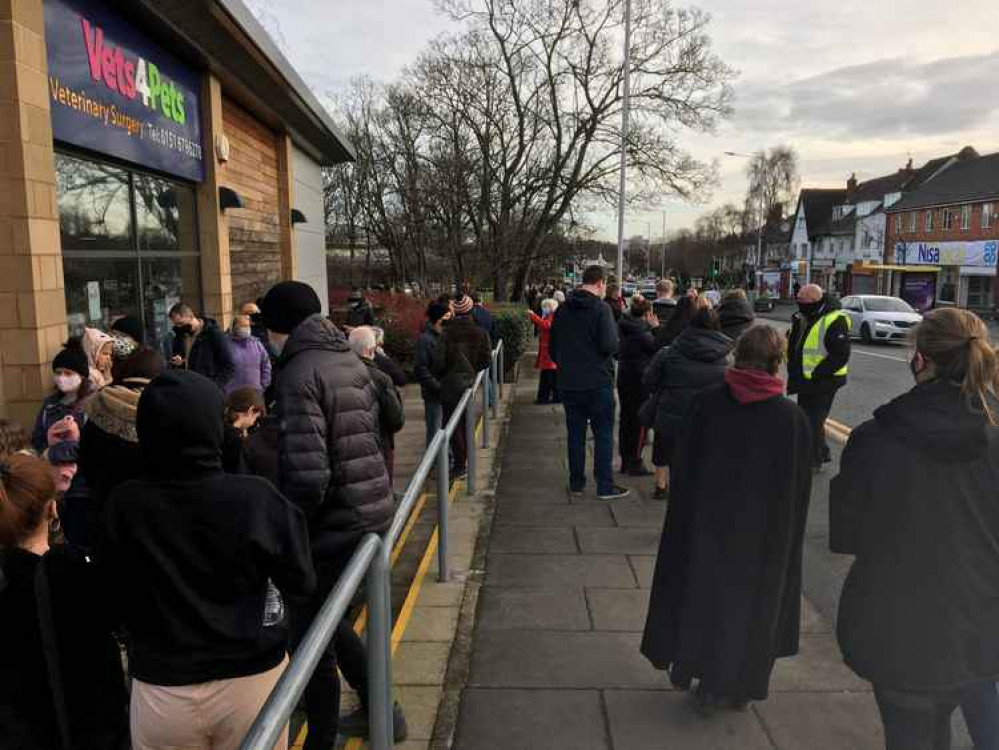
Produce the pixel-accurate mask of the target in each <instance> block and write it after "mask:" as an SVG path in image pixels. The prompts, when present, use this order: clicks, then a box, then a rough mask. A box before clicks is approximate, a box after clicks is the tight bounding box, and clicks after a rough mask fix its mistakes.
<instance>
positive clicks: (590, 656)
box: [470, 630, 671, 690]
mask: <svg viewBox="0 0 999 750" xmlns="http://www.w3.org/2000/svg"><path fill="white" fill-rule="evenodd" d="M639 640H640V637H639V636H638V634H636V633H563V632H553V631H543V630H496V631H488V632H480V633H478V634H477V635H476V637H475V643H474V649H473V653H472V669H471V680H470V682H471V684H473V685H475V686H478V687H537V688H615V687H616V688H646V689H653V690H655V689H661V690H669V689H671V687H670V684H669V681H668V680H667V679H666V676H665V675H664V674H663V673H661V672H658V671H657V670H656V669H654V668H653V667H652V665H651V664H649V662H648V661H647V660H646V659H645V657H643V656H642V655H641V654H640V653H639V651H638V645H639Z"/></svg>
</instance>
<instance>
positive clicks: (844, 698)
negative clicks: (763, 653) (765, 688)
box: [752, 693, 884, 750]
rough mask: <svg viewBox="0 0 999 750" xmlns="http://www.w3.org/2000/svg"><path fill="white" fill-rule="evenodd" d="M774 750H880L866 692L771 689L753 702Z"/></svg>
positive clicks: (872, 706)
mask: <svg viewBox="0 0 999 750" xmlns="http://www.w3.org/2000/svg"><path fill="white" fill-rule="evenodd" d="M752 710H753V711H754V712H755V713H756V714H757V716H759V717H760V719H761V720H762V722H763V725H764V726H765V727H766V729H767V731H768V732H769V733H770V736H771V737H772V738H773V740H774V743H775V744H776V746H777V748H778V750H797V749H798V748H804V747H807V748H809V750H843V749H844V748H849V750H883V748H884V737H883V733H882V730H881V720H880V718H879V717H878V708H877V705H876V704H875V702H874V696H873V695H871V694H870V693H772V694H771V696H770V698H769V699H768V700H766V701H760V702H758V703H754V704H753V708H752Z"/></svg>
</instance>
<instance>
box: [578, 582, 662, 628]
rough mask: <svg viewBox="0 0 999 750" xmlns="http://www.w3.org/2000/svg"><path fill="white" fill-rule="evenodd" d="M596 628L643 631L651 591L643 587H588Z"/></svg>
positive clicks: (587, 593) (591, 611)
mask: <svg viewBox="0 0 999 750" xmlns="http://www.w3.org/2000/svg"><path fill="white" fill-rule="evenodd" d="M586 600H587V602H588V603H589V605H590V615H591V617H592V618H593V629H594V630H606V631H622V632H630V633H641V632H642V631H643V630H644V629H645V615H646V613H647V611H648V608H649V592H648V591H646V590H643V589H631V590H629V589H587V590H586Z"/></svg>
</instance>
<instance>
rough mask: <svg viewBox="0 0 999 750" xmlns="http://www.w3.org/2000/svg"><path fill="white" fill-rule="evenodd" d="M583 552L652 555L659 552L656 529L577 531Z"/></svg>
mask: <svg viewBox="0 0 999 750" xmlns="http://www.w3.org/2000/svg"><path fill="white" fill-rule="evenodd" d="M576 533H577V534H578V536H579V547H580V549H581V550H582V551H583V552H594V553H597V554H620V555H654V554H656V552H657V551H658V550H659V537H660V532H659V530H658V529H641V528H634V529H578V530H577V532H576Z"/></svg>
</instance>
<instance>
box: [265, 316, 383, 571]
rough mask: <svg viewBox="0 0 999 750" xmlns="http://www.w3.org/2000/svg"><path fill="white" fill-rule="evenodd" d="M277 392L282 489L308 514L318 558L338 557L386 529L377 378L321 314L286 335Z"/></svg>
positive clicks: (313, 547) (314, 551)
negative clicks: (366, 535) (361, 537)
mask: <svg viewBox="0 0 999 750" xmlns="http://www.w3.org/2000/svg"><path fill="white" fill-rule="evenodd" d="M275 395H276V400H277V416H278V417H279V419H280V420H281V438H280V441H279V448H278V453H279V467H280V475H281V491H282V492H283V493H284V494H285V496H286V497H287V498H288V499H289V500H291V501H292V502H293V503H295V504H296V505H298V507H300V508H301V509H302V510H304V511H305V513H306V516H307V518H308V522H309V536H310V538H311V542H312V554H313V556H314V557H315V558H316V559H317V560H322V559H324V558H328V557H336V556H337V555H339V554H340V553H342V552H343V549H342V546H343V545H344V544H348V543H353V542H355V541H356V539H357V535H358V532H367V531H373V532H380V531H384V530H385V529H387V528H388V525H389V524H390V523H391V521H392V513H393V504H392V489H391V487H390V485H389V480H388V473H387V471H386V469H385V460H384V459H383V458H382V454H381V449H380V446H379V442H378V430H379V425H378V408H377V399H378V397H377V393H376V391H375V384H374V382H373V381H372V379H371V375H370V374H369V373H368V368H367V367H365V366H364V363H363V362H361V360H360V359H359V358H358V356H357V355H356V354H354V352H353V351H351V349H350V346H349V345H348V344H347V340H346V339H345V338H344V336H343V334H342V333H341V332H340V331H339V330H338V329H337V328H336V326H334V325H333V324H332V323H331V322H329V321H328V320H325V319H324V318H323V317H322V316H321V315H315V316H313V317H311V318H308V319H307V320H305V321H304V322H302V323H301V324H300V325H299V326H298V327H297V328H296V329H295V330H294V331H293V332H292V334H291V336H290V337H289V339H288V342H287V343H286V344H285V346H284V350H283V351H282V353H281V358H280V359H279V360H278V374H277V381H276V387H275Z"/></svg>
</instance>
